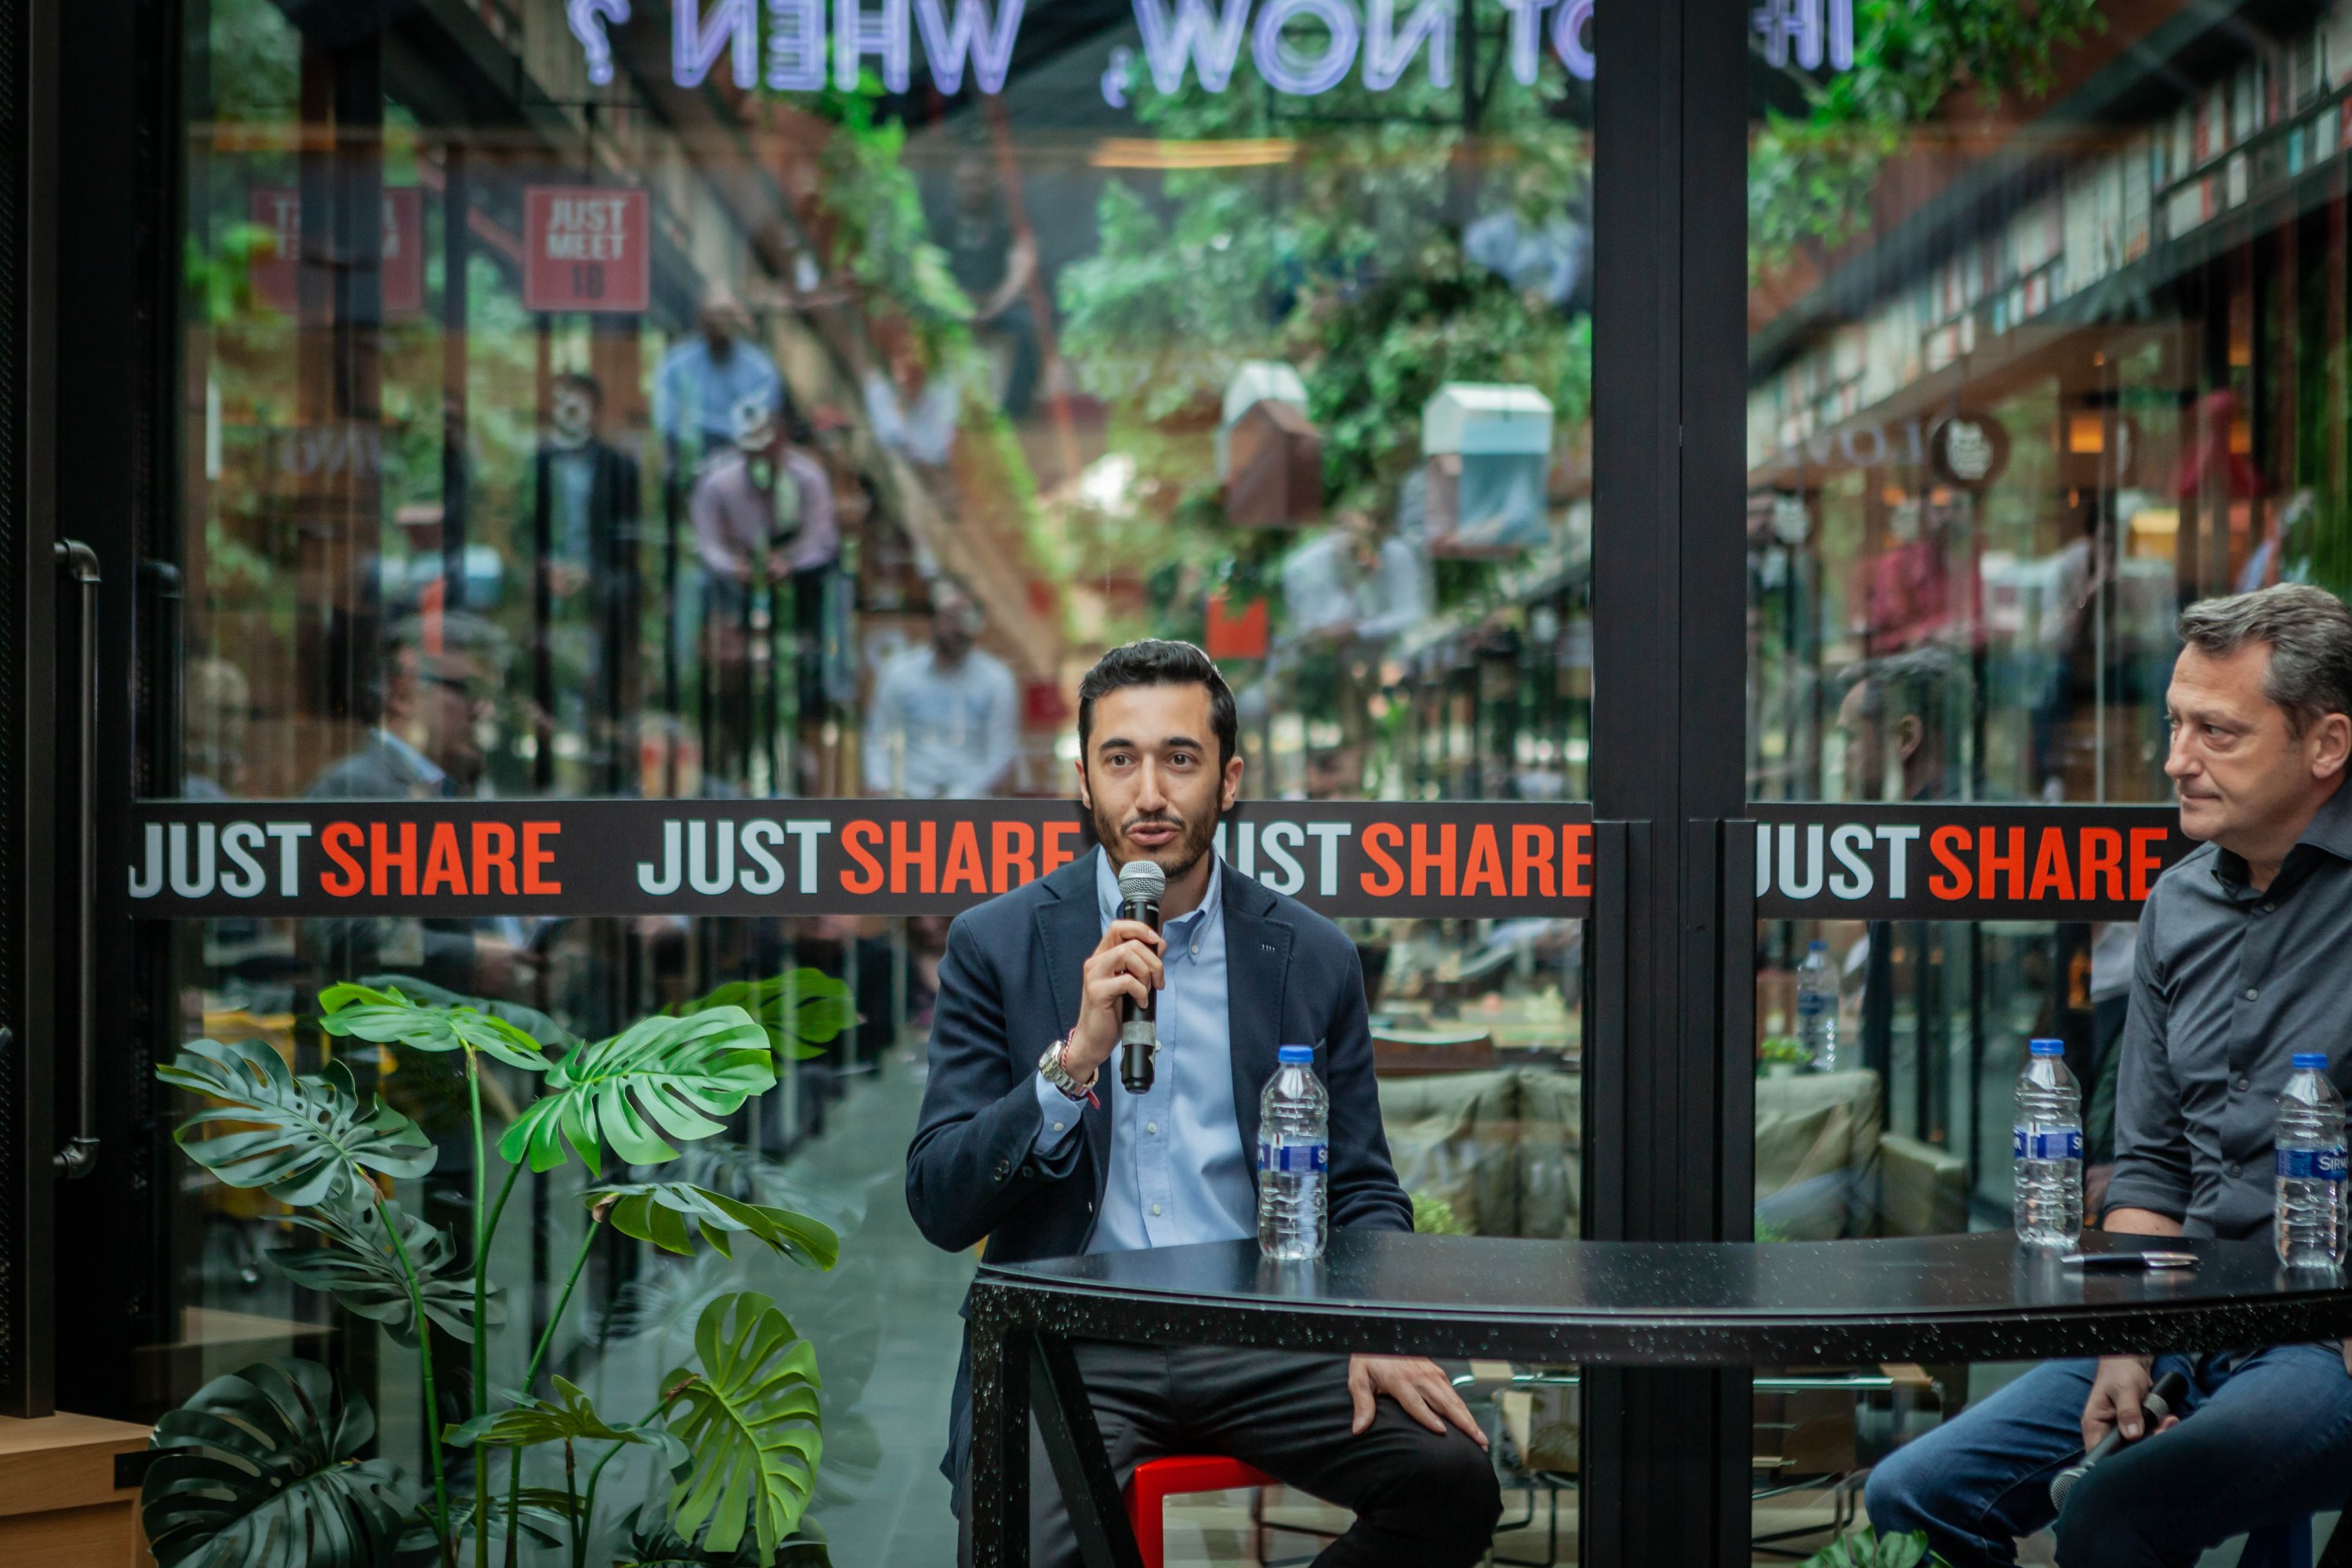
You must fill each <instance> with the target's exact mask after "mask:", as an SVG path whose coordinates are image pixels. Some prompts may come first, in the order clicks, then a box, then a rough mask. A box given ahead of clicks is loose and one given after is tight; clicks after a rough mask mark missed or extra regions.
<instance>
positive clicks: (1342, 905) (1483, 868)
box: [101, 800, 1592, 920]
mask: <svg viewBox="0 0 2352 1568" xmlns="http://www.w3.org/2000/svg"><path fill="white" fill-rule="evenodd" d="M133 822H134V826H133V829H132V837H131V845H130V855H129V857H128V860H129V864H128V865H127V866H118V868H117V869H116V870H115V872H114V873H113V874H112V875H111V876H110V878H109V880H110V882H111V884H112V885H111V886H110V887H109V888H105V889H101V890H102V891H103V892H105V893H106V894H107V895H108V896H109V897H110V899H113V900H119V902H118V903H117V904H116V908H117V910H118V911H119V912H120V913H121V914H124V915H130V916H139V917H148V918H162V919H194V918H205V917H220V916H247V917H266V916H286V915H299V916H322V915H323V916H361V915H369V916H377V915H398V916H419V917H429V918H441V919H455V920H467V919H481V918H486V917H491V916H505V915H564V916H586V915H636V914H678V915H818V914H885V915H930V914H953V913H955V912H957V911H959V910H965V909H969V908H970V907H971V906H972V905H974V904H977V903H980V902H982V901H983V900H987V899H990V898H993V897H995V896H996V895H997V894H1000V893H1003V892H1006V891H1009V890H1010V889H1013V888H1015V887H1018V886H1020V885H1021V884H1022V883H1024V882H1026V881H1028V880H1030V879H1033V878H1035V877H1039V876H1044V875H1046V874H1048V873H1050V872H1052V871H1053V870H1054V869H1055V868H1057V867H1060V866H1063V865H1066V864H1067V863H1068V862H1069V861H1071V860H1074V859H1076V858H1078V857H1079V856H1081V855H1084V854H1085V853H1086V852H1087V849H1089V848H1090V847H1092V845H1093V839H1092V837H1091V835H1090V833H1089V832H1088V829H1087V824H1086V821H1085V818H1084V816H1083V814H1082V813H1081V812H1080V810H1079V808H1078V807H1077V806H1076V805H1075V804H1073V803H1070V802H1066V801H1045V800H971V801H907V800H737V801H720V800H516V801H506V800H499V801H454V800H453V801H307V800H306V801H230V802H217V801H204V802H183V801H169V802H162V801H156V802H142V803H141V804H140V805H139V806H138V807H137V808H136V810H135V811H134V813H133ZM1591 824H1592V812H1591V807H1590V806H1589V805H1582V804H1580V803H1571V804H1558V805H1517V804H1507V803H1493V804H1489V803H1483V802H1446V803H1416V804H1411V805H1407V804H1403V803H1396V804H1389V803H1382V802H1370V803H1360V802H1331V803H1324V802H1310V801H1251V802H1247V803H1244V805H1243V807H1242V808H1241V809H1240V810H1239V811H1238V812H1236V813H1234V815H1233V816H1231V817H1229V818H1228V820H1227V821H1226V822H1225V823H1224V824H1223V826H1221V827H1220V829H1219V836H1220V843H1219V848H1220V850H1221V852H1222V853H1223V856H1224V858H1225V859H1226V861H1227V862H1228V863H1229V864H1231V865H1232V866H1233V867H1234V868H1236V869H1237V870H1239V871H1241V872H1242V873H1244V875H1247V876H1254V877H1255V878H1257V879H1259V880H1260V881H1261V882H1264V883H1265V885H1266V886H1268V887H1270V888H1273V889H1276V891H1279V892H1284V893H1288V894H1291V895H1293V896H1295V897H1297V898H1298V899H1299V900H1302V901H1304V902H1305V903H1307V905H1309V906H1310V907H1312V908H1314V909H1317V910H1321V911H1322V912H1323V913H1325V914H1328V915H1333V916H1382V915H1399V916H1411V917H1420V918H1429V917H1443V918H1455V917H1517V916H1534V917H1549V918H1559V919H1570V918H1575V917H1579V916H1581V915H1583V914H1585V913H1586V912H1587V911H1588V910H1589V909H1590V907H1591V885H1592V826H1591Z"/></svg>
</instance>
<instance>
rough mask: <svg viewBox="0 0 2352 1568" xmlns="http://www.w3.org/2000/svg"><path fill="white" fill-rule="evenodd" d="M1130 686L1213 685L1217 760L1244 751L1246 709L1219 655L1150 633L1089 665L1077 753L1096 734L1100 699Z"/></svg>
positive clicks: (1081, 702) (1211, 696)
mask: <svg viewBox="0 0 2352 1568" xmlns="http://www.w3.org/2000/svg"><path fill="white" fill-rule="evenodd" d="M1127 686H1205V687H1207V688H1208V689H1209V727H1210V728H1211V729H1213V730H1214V731H1216V732H1217V765H1218V766H1219V767H1221V768H1222V767H1223V766H1224V765H1225V764H1226V763H1229V762H1231V761H1233V760H1234V758H1235V757H1237V756H1239V755H1241V751H1242V721H1241V710H1239V709H1238V708H1236V707H1235V706H1234V689H1233V688H1232V687H1230V686H1227V685H1226V684H1225V678H1224V677H1223V676H1222V675H1220V674H1218V673H1217V665H1216V661H1215V660H1214V659H1213V658H1210V657H1209V656H1208V655H1207V654H1205V653H1202V651H1201V650H1200V649H1199V648H1197V647H1193V646H1192V644H1191V643H1188V642H1176V641H1173V640H1172V639H1169V638H1164V637H1145V638H1144V639H1143V640H1142V641H1140V642H1131V643H1121V644H1120V645H1119V646H1118V647H1115V648H1113V649H1111V650H1110V651H1109V652H1108V653H1107V654H1105V655H1103V656H1102V658H1098V659H1097V660H1095V667H1094V668H1092V669H1090V670H1088V671H1087V678H1086V679H1084V680H1081V681H1079V682H1078V755H1079V756H1081V757H1084V756H1085V755H1086V754H1087V742H1089V741H1090V740H1092V739H1093V738H1094V732H1095V700H1096V699H1097V698H1099V697H1102V696H1104V695H1105V694H1107V693H1108V692H1113V691H1117V690H1118V689H1120V688H1122V687H1127Z"/></svg>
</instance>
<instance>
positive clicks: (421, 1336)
mask: <svg viewBox="0 0 2352 1568" xmlns="http://www.w3.org/2000/svg"><path fill="white" fill-rule="evenodd" d="M368 1191H370V1192H372V1193H375V1194H376V1199H375V1201H376V1205H377V1207H378V1209H379V1211H381V1209H382V1207H383V1194H382V1193H381V1192H378V1191H377V1189H376V1187H375V1184H373V1183H372V1182H371V1183H369V1184H368ZM383 1231H384V1234H385V1235H386V1236H388V1237H391V1238H392V1255H393V1257H394V1258H397V1259H398V1260H399V1262H400V1274H401V1278H402V1279H404V1280H406V1281H407V1283H408V1310H410V1311H412V1312H414V1313H415V1314H416V1376H417V1381H418V1382H420V1383H421V1384H424V1386H425V1453H426V1455H427V1456H428V1457H429V1458H431V1459H432V1461H433V1504H434V1506H435V1507H436V1508H437V1509H439V1510H441V1512H440V1518H439V1519H438V1520H437V1521H436V1522H435V1524H434V1527H433V1533H434V1534H435V1535H436V1536H438V1537H439V1538H440V1541H441V1557H442V1561H443V1562H445V1563H447V1564H448V1565H449V1568H457V1542H454V1541H452V1540H450V1539H449V1535H448V1522H449V1482H448V1479H447V1478H446V1476H444V1475H443V1474H442V1470H441V1402H440V1400H439V1399H438V1398H436V1396H435V1394H434V1392H433V1325H432V1323H431V1321H429V1320H427V1319H426V1317H425V1292H424V1290H423V1289H421V1288H420V1287H419V1286H418V1285H417V1283H416V1266H415V1264H413V1263H411V1262H409V1260H408V1248H407V1247H404V1246H403V1245H402V1243H401V1239H400V1227H399V1226H396V1225H394V1224H393V1223H392V1220H391V1218H390V1217H389V1216H386V1217H385V1218H384V1222H383Z"/></svg>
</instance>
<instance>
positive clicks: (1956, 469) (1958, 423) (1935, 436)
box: [1927, 414, 2009, 490]
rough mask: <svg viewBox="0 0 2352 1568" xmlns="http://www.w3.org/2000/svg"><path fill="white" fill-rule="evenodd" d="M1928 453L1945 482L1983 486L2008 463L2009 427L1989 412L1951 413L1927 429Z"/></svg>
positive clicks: (2006, 466)
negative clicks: (1929, 430)
mask: <svg viewBox="0 0 2352 1568" xmlns="http://www.w3.org/2000/svg"><path fill="white" fill-rule="evenodd" d="M1927 455H1928V460H1929V461H1930V462H1932V463H1933V464H1934V465H1935V469H1936V477H1937V478H1938V479H1942V480H1943V481H1944V482H1945V483H1946V484H1948V485H1958V486H1959V487H1960V488H1961V489H1969V490H1980V489H1989V488H1990V486H1991V484H1992V482H1993V481H1994V480H1995V479H1999V478H2000V476H2001V472H2002V470H2004V469H2006V468H2008V467H2009V431H2008V429H2007V428H2006V427H2005V426H2003V425H2002V424H2001V422H2000V420H1998V419H1995V418H1994V417H1993V416H1991V415H1990V414H1954V415H1951V416H1948V417H1946V418H1945V419H1943V420H1942V421H1940V422H1939V423H1938V424H1937V426H1936V427H1935V429H1934V430H1933V431H1932V432H1930V433H1929V435H1928V437H1927Z"/></svg>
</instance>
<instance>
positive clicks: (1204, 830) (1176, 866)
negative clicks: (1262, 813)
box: [1087, 806, 1223, 882]
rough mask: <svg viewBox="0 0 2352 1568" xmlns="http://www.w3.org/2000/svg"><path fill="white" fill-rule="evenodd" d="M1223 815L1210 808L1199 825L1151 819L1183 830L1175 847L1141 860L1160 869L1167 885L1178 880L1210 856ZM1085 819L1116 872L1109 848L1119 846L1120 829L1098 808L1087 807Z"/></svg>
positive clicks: (1170, 819) (1116, 861)
mask: <svg viewBox="0 0 2352 1568" xmlns="http://www.w3.org/2000/svg"><path fill="white" fill-rule="evenodd" d="M1220 816H1223V813H1222V812H1220V811H1218V810H1215V809H1212V810H1211V811H1210V813H1209V816H1208V818H1207V820H1206V821H1202V822H1185V821H1183V819H1182V818H1181V817H1173V816H1171V817H1164V818H1163V817H1155V818H1153V819H1152V820H1154V821H1177V822H1182V824H1183V829H1184V830H1183V832H1182V833H1181V835H1179V836H1178V837H1177V839H1176V842H1175V843H1173V844H1171V845H1170V846H1168V847H1166V848H1164V849H1162V850H1160V852H1159V853H1158V854H1156V855H1147V856H1144V857H1142V858H1144V859H1148V860H1150V862H1151V863H1152V864H1153V865H1155V866H1157V867H1159V868H1160V870H1161V871H1163V872H1165V873H1166V874H1167V877H1168V879H1169V880H1170V881H1171V882H1173V881H1176V880H1178V879H1181V878H1182V877H1183V876H1185V875H1186V874H1187V873H1188V872H1190V871H1191V870H1192V868H1193V867H1195V866H1197V865H1199V864H1200V863H1201V857H1202V856H1203V855H1206V854H1207V853H1208V852H1209V847H1210V846H1211V845H1212V844H1214V843H1215V842H1216V838H1217V821H1218V818H1219V817H1220ZM1087 818H1088V820H1089V821H1091V822H1092V823H1093V825H1094V830H1095V841H1096V842H1097V843H1098V844H1100V845H1101V846H1102V847H1103V853H1104V854H1105V855H1108V856H1111V857H1112V861H1111V864H1112V866H1113V868H1117V867H1118V864H1119V861H1118V858H1117V856H1116V853H1115V851H1114V850H1113V848H1112V847H1113V846H1114V845H1116V844H1118V843H1119V842H1120V840H1121V837H1122V835H1121V834H1120V833H1119V828H1120V827H1121V826H1123V825H1122V824H1120V823H1118V822H1114V821H1112V820H1111V819H1110V818H1109V817H1108V816H1107V815H1105V813H1104V812H1103V809H1102V808H1101V807H1100V806H1090V807H1088V808H1087ZM1139 820H1140V819H1139Z"/></svg>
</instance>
